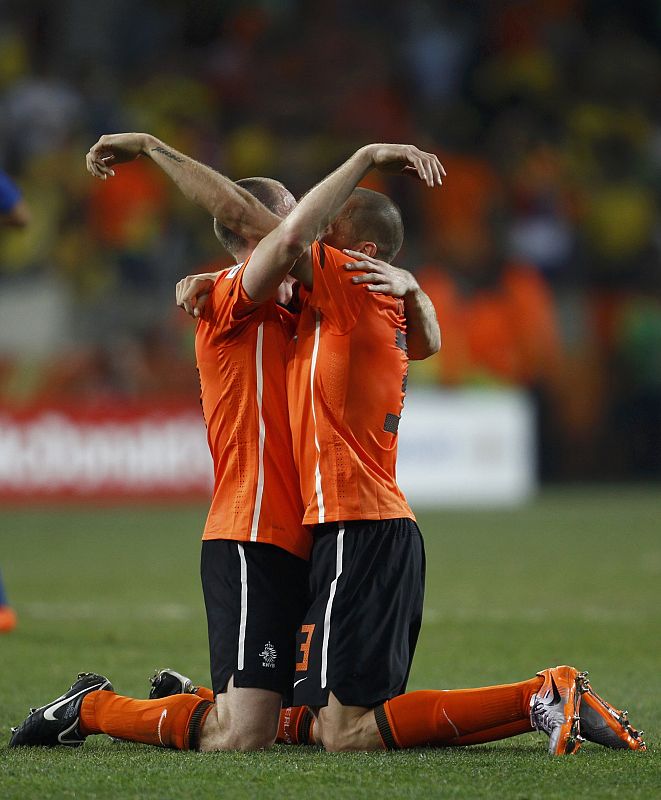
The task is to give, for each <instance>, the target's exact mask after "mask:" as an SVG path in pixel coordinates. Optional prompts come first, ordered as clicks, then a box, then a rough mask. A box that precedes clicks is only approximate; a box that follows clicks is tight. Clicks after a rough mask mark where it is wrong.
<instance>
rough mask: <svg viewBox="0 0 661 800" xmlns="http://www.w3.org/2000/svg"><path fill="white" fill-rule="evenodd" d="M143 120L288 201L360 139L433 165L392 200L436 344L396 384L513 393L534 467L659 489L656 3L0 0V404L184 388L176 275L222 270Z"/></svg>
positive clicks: (185, 331)
mask: <svg viewBox="0 0 661 800" xmlns="http://www.w3.org/2000/svg"><path fill="white" fill-rule="evenodd" d="M126 130H140V131H147V132H150V133H153V134H154V135H156V136H158V137H159V138H161V139H163V140H164V141H166V142H167V143H168V144H170V145H172V146H174V147H176V148H178V149H180V150H182V151H183V152H185V153H187V154H189V155H192V156H194V157H195V158H197V159H199V160H201V161H203V162H205V163H208V164H210V165H212V166H214V167H216V168H217V169H219V170H221V171H222V172H224V173H226V174H228V175H229V176H230V177H232V178H239V177H244V176H247V175H255V174H257V175H270V176H273V177H276V178H279V179H281V180H282V181H284V182H285V183H286V184H287V185H288V186H289V187H290V188H291V189H292V191H294V193H295V194H300V193H302V192H303V191H305V190H306V189H308V188H309V187H310V186H311V185H312V184H314V183H315V182H316V181H318V180H319V179H320V178H322V177H323V176H324V175H325V174H326V173H328V172H329V171H330V170H331V169H333V168H334V167H335V166H336V165H337V164H338V163H339V162H340V161H341V160H342V159H344V158H345V157H346V156H347V155H348V154H349V153H350V152H351V151H353V150H354V149H355V148H356V147H358V146H360V145H361V144H364V143H367V142H370V141H395V142H413V143H415V144H417V145H418V146H420V147H422V148H424V149H430V150H434V151H435V152H437V153H438V154H439V156H440V158H441V160H442V162H443V163H444V165H445V167H446V170H447V173H448V177H447V181H446V182H445V185H444V187H443V189H442V190H441V191H435V192H431V191H429V190H427V189H425V188H424V187H421V186H419V185H417V184H416V183H414V182H412V181H410V182H409V181H407V180H404V179H392V180H390V179H388V180H383V181H382V182H379V181H378V180H372V181H371V182H370V183H369V184H368V185H370V186H372V187H373V188H377V189H382V190H384V191H387V192H388V193H389V194H391V195H392V196H393V197H394V198H395V199H396V200H397V202H398V203H400V205H401V207H402V210H403V213H404V219H405V225H406V231H407V236H406V244H405V248H404V249H403V251H402V253H401V254H400V256H399V257H398V260H397V263H398V264H400V265H401V266H407V267H409V268H411V269H413V270H415V271H416V273H417V274H418V276H419V280H420V282H421V284H422V286H423V288H425V289H426V291H427V292H428V293H429V294H430V295H431V297H432V299H433V300H434V303H435V306H436V309H437V313H438V316H439V320H440V323H441V328H442V331H443V348H442V352H441V353H440V354H439V356H438V357H435V358H434V359H431V360H429V361H427V362H424V363H423V364H420V365H416V368H415V369H414V370H412V381H413V380H417V381H422V382H426V383H429V384H438V385H440V386H443V387H447V388H448V389H451V388H455V387H466V386H471V387H494V386H506V387H512V386H513V387H521V389H523V390H524V391H526V392H528V393H529V394H530V396H531V397H532V398H533V399H534V402H535V405H536V408H537V412H538V414H537V419H538V437H539V444H540V447H539V448H538V452H539V462H540V472H541V475H542V478H543V479H545V480H568V479H571V480H583V479H584V480H595V479H604V480H605V479H608V480H613V479H645V480H649V479H655V478H656V479H658V478H659V477H661V222H660V218H659V207H660V199H661V4H659V3H658V2H653V1H651V2H642V1H641V0H629V1H628V2H626V3H624V2H613V1H612V0H598V1H595V2H591V1H590V0H544V1H543V2H524V1H522V0H501V1H500V2H470V1H467V2H459V3H458V2H440V1H439V2H433V3H432V2H385V0H378V2H377V1H376V0H366V1H363V2H360V1H359V0H336V1H333V0H323V2H319V1H318V0H307V2H302V1H300V0H262V1H261V2H219V0H196V2H177V0H159V2H157V1H156V0H113V2H111V3H105V4H100V3H91V2H89V0H59V2H57V3H53V2H50V1H49V0H41V1H40V0H27V1H26V0H24V1H23V2H15V1H14V0H5V2H2V3H0V169H4V170H5V171H6V172H7V173H8V174H9V175H10V176H11V177H12V178H13V179H14V180H15V181H16V182H17V184H18V185H19V186H20V188H21V190H22V192H23V194H24V197H25V199H26V201H27V203H28V205H29V208H30V211H31V217H32V219H31V223H30V224H29V225H28V226H27V227H26V228H25V229H24V230H21V231H18V230H16V231H13V230H2V231H1V232H0V407H5V408H7V409H16V408H20V407H22V406H26V405H30V404H48V403H65V404H66V403H75V404H81V403H94V402H97V401H98V400H99V399H100V398H101V399H103V400H104V401H109V400H110V401H112V402H114V401H124V400H127V401H128V400H135V399H136V398H139V399H146V400H148V401H152V400H154V401H156V400H158V401H159V402H160V401H161V400H163V399H177V398H184V399H185V400H186V402H188V401H191V402H195V401H196V397H197V392H198V387H197V376H196V374H195V371H194V369H193V368H192V336H193V330H192V326H191V324H190V320H188V319H187V318H186V317H185V316H184V315H183V314H182V313H181V312H178V311H177V310H176V309H175V308H174V284H175V282H176V280H177V279H178V278H180V277H182V276H183V275H185V274H187V273H190V272H196V271H202V270H203V269H206V268H208V266H209V265H210V264H212V265H214V266H216V265H218V264H226V263H229V262H228V260H227V258H226V256H225V255H224V254H223V253H222V252H220V251H219V245H218V243H217V242H216V240H215V238H214V237H213V232H212V229H211V224H210V221H209V220H208V218H207V217H206V216H205V214H204V213H203V212H201V211H200V210H199V209H197V208H195V207H192V206H191V205H189V204H188V203H187V202H186V201H185V200H184V199H183V198H182V197H181V196H180V195H179V194H178V192H177V190H176V189H175V188H174V187H173V186H172V185H171V184H170V183H169V182H168V181H167V179H165V178H164V177H163V175H162V174H161V173H160V172H159V170H158V169H157V168H156V167H155V166H154V165H153V164H151V163H150V162H149V161H147V160H146V159H141V160H140V161H139V162H137V163H136V164H135V165H132V166H130V167H126V168H125V169H120V170H118V176H117V178H115V179H114V180H109V181H108V182H107V183H102V182H100V181H95V180H94V179H92V178H91V177H90V176H89V175H88V174H87V173H86V171H85V167H84V155H85V153H86V152H87V150H88V149H89V147H90V146H91V145H92V144H93V143H94V142H95V141H96V139H97V138H98V137H99V136H100V135H101V134H103V133H109V132H115V131H126Z"/></svg>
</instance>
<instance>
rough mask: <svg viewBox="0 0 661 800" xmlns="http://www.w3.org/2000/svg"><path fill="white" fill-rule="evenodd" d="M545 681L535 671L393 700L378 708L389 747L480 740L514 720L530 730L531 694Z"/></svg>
mask: <svg viewBox="0 0 661 800" xmlns="http://www.w3.org/2000/svg"><path fill="white" fill-rule="evenodd" d="M542 682H543V681H542V678H540V677H535V678H532V679H531V680H529V681H522V682H520V683H510V684H504V685H501V686H486V687H483V688H479V689H452V690H448V691H421V692H410V693H409V694H404V695H400V696H399V697H394V698H393V699H392V700H388V701H387V702H386V703H384V704H383V705H382V706H379V707H378V708H376V709H375V710H374V713H375V717H376V722H377V725H378V727H379V733H380V734H381V738H382V739H383V743H384V745H385V746H386V747H387V748H400V747H421V746H424V745H437V746H443V745H445V746H448V745H457V744H477V743H478V742H485V741H491V739H490V738H489V736H490V734H489V730H491V733H492V734H493V735H494V738H496V739H500V738H503V734H502V731H500V733H498V732H497V730H498V729H501V728H502V727H503V726H508V725H510V724H511V723H521V725H519V726H516V732H517V733H524V732H525V730H523V728H525V725H526V724H527V726H528V729H529V730H532V727H531V726H530V723H529V721H528V715H529V705H530V698H531V697H532V695H533V694H534V693H535V692H536V691H537V690H538V689H539V688H540V686H541V685H542ZM478 734H479V738H477V737H476V735H478ZM464 737H469V738H466V739H465V738H464ZM462 739H464V741H462Z"/></svg>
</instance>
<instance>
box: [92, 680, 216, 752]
mask: <svg viewBox="0 0 661 800" xmlns="http://www.w3.org/2000/svg"><path fill="white" fill-rule="evenodd" d="M212 708H213V703H211V702H209V701H208V700H203V699H202V698H200V697H197V695H194V694H176V695H172V696H171V697H163V698H161V699H160V700H134V699H133V698H131V697H123V696H122V695H118V694H115V693H114V692H107V691H99V692H90V693H89V694H88V695H87V697H85V698H84V700H83V702H82V705H81V710H80V731H81V733H82V734H83V735H84V736H87V735H88V734H91V733H106V734H108V735H109V736H115V737H116V738H118V739H126V740H127V741H130V742H142V743H144V744H153V745H156V746H157V747H173V748H175V749H176V750H197V749H198V747H199V741H200V732H201V730H202V725H203V724H204V720H205V719H206V717H207V714H208V713H209V711H210V710H211V709H212Z"/></svg>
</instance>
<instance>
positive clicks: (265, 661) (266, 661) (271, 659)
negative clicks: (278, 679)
mask: <svg viewBox="0 0 661 800" xmlns="http://www.w3.org/2000/svg"><path fill="white" fill-rule="evenodd" d="M259 655H260V658H261V659H262V666H263V667H268V668H269V669H275V660H276V658H277V657H278V651H277V650H276V649H275V647H273V645H272V644H271V642H267V643H266V644H265V645H264V649H263V650H262V652H261V653H260V654H259Z"/></svg>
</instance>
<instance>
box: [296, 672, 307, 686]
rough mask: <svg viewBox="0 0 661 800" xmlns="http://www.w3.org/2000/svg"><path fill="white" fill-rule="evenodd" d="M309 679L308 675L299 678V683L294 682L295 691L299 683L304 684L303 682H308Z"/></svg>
mask: <svg viewBox="0 0 661 800" xmlns="http://www.w3.org/2000/svg"><path fill="white" fill-rule="evenodd" d="M307 679H308V676H307V675H306V676H305V677H304V678H299V679H298V680H297V681H294V689H295V688H296V687H297V686H298V684H299V683H303V681H306V680H307Z"/></svg>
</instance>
